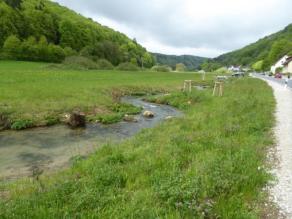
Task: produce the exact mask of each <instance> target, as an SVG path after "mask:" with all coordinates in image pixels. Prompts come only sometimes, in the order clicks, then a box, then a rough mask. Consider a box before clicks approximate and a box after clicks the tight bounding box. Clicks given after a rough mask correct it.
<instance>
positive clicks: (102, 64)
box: [97, 59, 114, 70]
mask: <svg viewBox="0 0 292 219" xmlns="http://www.w3.org/2000/svg"><path fill="white" fill-rule="evenodd" d="M97 65H98V67H99V69H103V70H112V69H114V66H113V65H112V63H110V62H109V61H108V60H106V59H99V60H97Z"/></svg>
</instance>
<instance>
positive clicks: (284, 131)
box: [264, 79, 292, 218]
mask: <svg viewBox="0 0 292 219" xmlns="http://www.w3.org/2000/svg"><path fill="white" fill-rule="evenodd" d="M264 80H266V81H267V82H268V84H269V85H270V86H271V87H272V88H273V90H274V95H275V98H276V100H277V111H276V119H277V124H276V127H275V137H276V140H277V147H276V154H275V156H276V159H277V160H278V164H277V165H276V167H275V168H274V169H273V170H272V173H274V175H275V176H276V177H277V182H276V184H275V185H273V186H272V187H271V189H270V193H271V198H272V201H273V202H275V203H276V204H277V205H278V206H279V208H280V213H281V214H283V215H285V216H286V217H287V218H292V89H291V88H285V87H284V85H283V84H280V83H277V82H275V81H271V80H267V79H264Z"/></svg>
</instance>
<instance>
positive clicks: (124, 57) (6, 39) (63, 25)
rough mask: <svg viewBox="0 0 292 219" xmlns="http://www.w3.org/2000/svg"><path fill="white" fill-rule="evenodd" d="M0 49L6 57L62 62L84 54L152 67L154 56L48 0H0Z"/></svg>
mask: <svg viewBox="0 0 292 219" xmlns="http://www.w3.org/2000/svg"><path fill="white" fill-rule="evenodd" d="M0 52H1V57H2V58H5V59H18V60H30V61H47V62H61V61H62V60H63V59H64V58H65V56H71V55H77V54H81V55H83V56H87V57H94V58H96V59H107V60H108V61H110V62H111V63H112V64H114V65H117V64H119V63H122V62H132V63H134V64H138V65H142V62H143V64H144V66H146V67H151V66H152V65H153V64H154V59H153V57H152V56H151V55H150V54H149V53H148V52H147V51H146V49H145V48H143V47H142V46H141V45H139V44H138V43H137V42H136V40H131V39H129V38H128V37H127V36H125V35H124V34H122V33H119V32H116V31H114V30H112V29H110V28H108V27H105V26H102V25H101V24H99V23H97V22H94V21H93V20H91V19H89V18H85V17H83V16H81V15H79V14H77V13H75V12H73V11H72V10H69V9H67V8H66V7H63V6H60V5H59V4H57V3H54V2H51V1H49V0H0Z"/></svg>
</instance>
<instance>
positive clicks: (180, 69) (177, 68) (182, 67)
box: [175, 63, 187, 72]
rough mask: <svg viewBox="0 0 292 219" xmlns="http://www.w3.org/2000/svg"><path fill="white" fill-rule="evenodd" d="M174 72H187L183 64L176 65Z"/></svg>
mask: <svg viewBox="0 0 292 219" xmlns="http://www.w3.org/2000/svg"><path fill="white" fill-rule="evenodd" d="M175 69H176V71H178V72H184V71H186V70H187V67H186V66H185V64H183V63H178V64H176V67H175Z"/></svg>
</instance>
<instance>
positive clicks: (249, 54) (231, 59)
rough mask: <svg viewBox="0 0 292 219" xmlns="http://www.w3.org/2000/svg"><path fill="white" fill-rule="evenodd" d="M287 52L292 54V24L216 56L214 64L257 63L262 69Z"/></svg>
mask: <svg viewBox="0 0 292 219" xmlns="http://www.w3.org/2000/svg"><path fill="white" fill-rule="evenodd" d="M286 54H288V55H289V54H290V55H292V24H290V25H289V26H287V27H286V28H285V29H284V30H282V31H279V32H277V33H275V34H272V35H270V36H267V37H264V38H263V39H260V40H259V41H257V42H256V43H253V44H251V45H248V46H246V47H244V48H242V49H239V50H236V51H234V52H230V53H227V54H224V55H221V56H219V57H218V58H215V59H214V60H213V62H212V64H214V62H215V63H220V64H221V65H243V66H252V65H254V64H255V63H257V64H260V65H261V66H258V67H259V68H260V69H261V70H269V69H270V67H271V66H272V65H273V64H274V63H275V62H276V61H277V60H279V59H280V58H281V57H283V56H284V55H286Z"/></svg>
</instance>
